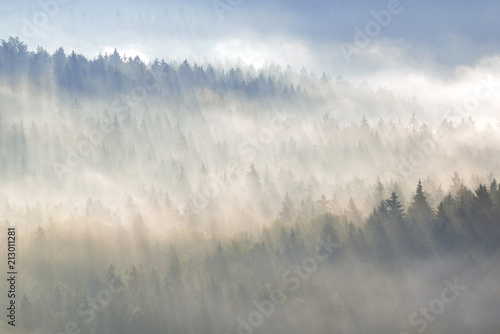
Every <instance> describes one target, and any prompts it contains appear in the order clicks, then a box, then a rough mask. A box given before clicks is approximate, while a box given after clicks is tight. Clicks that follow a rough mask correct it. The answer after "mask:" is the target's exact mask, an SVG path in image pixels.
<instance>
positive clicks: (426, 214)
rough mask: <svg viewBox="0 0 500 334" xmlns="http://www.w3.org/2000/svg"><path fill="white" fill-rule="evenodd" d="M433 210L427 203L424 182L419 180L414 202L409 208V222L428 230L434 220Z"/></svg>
mask: <svg viewBox="0 0 500 334" xmlns="http://www.w3.org/2000/svg"><path fill="white" fill-rule="evenodd" d="M432 216H433V210H432V208H431V207H430V205H429V203H428V202H427V198H426V196H425V194H424V192H423V187H422V182H421V181H420V180H419V181H418V185H417V190H416V192H415V195H414V196H413V201H412V203H411V204H410V207H409V208H408V220H409V221H410V222H411V223H412V224H417V225H418V226H419V227H420V228H422V229H427V228H428V227H429V224H430V222H431V220H432Z"/></svg>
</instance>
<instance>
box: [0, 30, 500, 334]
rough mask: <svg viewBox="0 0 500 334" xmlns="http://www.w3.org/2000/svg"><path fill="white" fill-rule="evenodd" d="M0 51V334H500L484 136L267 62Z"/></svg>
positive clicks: (496, 237)
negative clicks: (10, 266) (6, 234)
mask: <svg viewBox="0 0 500 334" xmlns="http://www.w3.org/2000/svg"><path fill="white" fill-rule="evenodd" d="M0 44H1V45H0V185H1V187H0V200H1V202H0V223H1V225H2V227H3V228H4V229H7V227H11V226H15V227H16V228H17V229H18V231H19V232H18V233H19V238H18V240H19V241H18V243H19V245H18V249H19V264H18V266H19V268H20V269H19V272H20V274H19V281H20V282H22V283H20V288H19V289H20V292H21V293H20V295H19V296H20V297H19V298H18V300H19V319H20V320H19V324H18V326H16V328H15V329H12V328H11V327H10V326H8V325H7V324H6V323H5V321H4V320H5V319H3V318H2V319H1V320H0V331H1V332H2V333H4V332H5V333H44V334H45V333H57V334H59V333H61V332H66V333H68V334H69V333H95V334H103V333H109V334H111V333H117V334H118V333H130V334H132V333H134V334H135V333H144V334H146V333H225V332H227V333H253V332H255V333H258V332H261V333H265V332H269V333H285V332H287V333H290V332H292V333H327V332H328V333H330V332H331V333H334V332H335V333H388V332H396V333H400V332H403V333H404V332H405V331H406V332H407V333H416V332H418V333H422V332H424V331H425V330H426V329H427V326H428V325H429V324H430V323H431V322H432V323H433V324H432V332H436V333H438V332H439V333H469V332H477V333H497V331H498V327H495V326H496V324H497V322H498V321H497V319H496V317H497V316H498V309H499V307H500V299H499V298H500V289H499V288H500V287H499V281H498V278H497V277H498V275H499V274H500V272H499V270H500V266H499V247H500V187H499V184H498V183H497V181H496V180H495V177H499V173H500V145H499V142H500V141H499V139H500V132H499V124H487V125H485V126H477V125H476V123H475V118H474V115H470V117H468V118H459V119H457V118H452V119H447V118H444V119H443V120H441V121H439V122H438V123H435V122H433V120H431V119H430V118H429V117H427V116H428V114H427V111H426V110H424V109H423V108H422V107H421V106H420V105H419V102H418V100H417V99H416V98H410V99H409V98H403V97H401V96H397V95H395V94H393V93H392V92H391V91H389V90H387V89H385V88H377V89H373V88H371V87H370V86H369V84H368V83H366V82H363V83H360V84H355V83H351V82H348V81H346V80H344V79H343V78H342V77H341V76H338V77H336V78H330V77H329V76H328V75H326V74H322V75H316V74H314V73H311V72H309V71H308V70H306V69H303V70H302V71H299V72H296V71H294V70H292V69H291V68H290V67H288V68H281V67H280V66H278V65H275V64H269V65H266V66H264V67H262V68H255V67H254V66H252V65H250V64H245V63H243V62H238V61H236V62H230V61H221V62H219V63H215V62H208V61H207V62H206V63H203V64H198V63H194V62H191V61H189V60H188V59H186V60H159V59H157V60H154V61H152V62H148V63H145V62H144V61H142V60H141V59H140V58H139V57H135V58H134V59H132V58H126V57H123V56H122V55H121V54H120V53H119V51H118V50H115V52H114V53H112V54H100V55H99V56H96V57H95V58H92V59H89V58H86V57H84V56H82V55H80V54H78V53H76V52H74V51H67V50H64V48H62V47H61V48H59V49H57V50H55V51H53V52H52V51H51V52H49V51H46V50H45V49H43V48H42V47H38V48H37V49H36V51H34V50H29V47H32V46H29V47H28V46H27V45H26V44H24V43H23V42H21V41H20V40H19V39H18V38H13V37H11V38H9V39H8V40H2V41H1V43H0ZM339 72H341V71H340V70H339ZM443 113H444V114H446V112H443ZM2 252H3V253H2V256H3V255H4V253H5V254H6V249H3V250H2ZM3 257H5V258H6V255H5V256H3ZM7 283H8V282H6V281H5V280H3V281H2V283H1V284H0V288H1V290H2V291H6V290H8V288H7ZM450 286H453V288H451V287H450ZM464 287H465V288H464ZM443 288H447V289H448V290H446V291H447V292H444V293H443V292H442V291H444V290H443ZM450 291H451V292H452V293H453V296H452V295H451V294H450ZM21 296H22V298H21ZM443 296H444V297H443ZM436 298H437V299H436ZM436 300H438V301H439V302H435V301H436ZM426 310H427V311H426ZM429 310H430V311H429ZM426 312H427V313H426ZM428 312H431V313H428ZM80 331H81V332H80ZM429 332H431V331H429Z"/></svg>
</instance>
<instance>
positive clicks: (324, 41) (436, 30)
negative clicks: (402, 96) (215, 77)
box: [0, 0, 500, 78]
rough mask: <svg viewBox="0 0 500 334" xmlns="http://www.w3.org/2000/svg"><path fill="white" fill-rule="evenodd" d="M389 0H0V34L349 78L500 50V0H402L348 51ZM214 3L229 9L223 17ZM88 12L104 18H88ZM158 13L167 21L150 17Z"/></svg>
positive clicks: (436, 71)
mask: <svg viewBox="0 0 500 334" xmlns="http://www.w3.org/2000/svg"><path fill="white" fill-rule="evenodd" d="M391 1H397V0H372V1H368V0H332V1H320V0H311V1H298V0H287V1H285V0H279V1H264V0H220V1H218V2H215V1H212V0H196V1H189V2H187V1H154V0H145V1H141V2H140V3H139V2H134V1H128V2H127V1H120V2H119V3H117V2H115V1H95V0H90V1H81V0H41V1H38V0H21V1H14V0H6V1H5V0H4V1H3V6H2V8H1V9H0V19H1V23H0V28H1V30H0V31H1V34H0V38H7V37H8V36H10V35H13V36H20V37H21V39H22V40H23V41H25V42H26V43H27V44H28V45H29V47H30V48H31V49H34V48H36V46H37V45H41V46H43V47H45V48H46V49H48V50H49V51H53V50H55V48H56V47H57V46H59V45H63V46H65V48H66V49H75V50H76V51H77V52H80V53H84V54H86V55H88V56H95V55H96V54H98V53H99V52H106V51H109V50H110V49H113V48H114V47H117V48H118V49H119V50H120V51H121V52H122V53H127V52H128V55H134V54H138V55H140V56H141V57H143V58H145V59H146V60H152V59H154V58H155V57H158V58H166V59H169V58H173V59H177V58H186V57H187V58H192V59H202V58H204V57H208V58H209V59H212V58H224V57H227V58H235V57H240V58H242V59H243V60H244V61H245V62H252V63H254V64H255V65H256V66H262V65H264V64H265V63H269V62H271V61H273V62H277V63H279V64H280V65H282V66H285V65H286V64H290V65H292V67H293V68H295V69H297V70H299V69H300V68H301V67H302V66H305V67H306V68H307V69H309V70H313V71H315V72H319V73H321V72H323V71H325V72H327V73H329V74H330V75H331V76H336V75H338V74H342V75H344V76H346V77H352V78H360V77H362V76H363V75H366V76H369V75H370V74H373V73H378V72H379V71H385V70H388V69H389V70H394V69H397V68H400V67H411V68H418V69H420V70H421V71H427V72H429V73H430V74H432V75H449V74H450V73H451V72H453V70H454V69H455V68H457V67H459V66H474V64H475V63H477V62H478V61H480V60H481V59H483V58H485V57H492V56H495V55H497V54H499V53H500V43H499V42H500V36H499V34H500V20H498V17H499V14H500V2H498V1H493V0H478V1H465V0H454V1H452V0H443V1H431V0H401V1H400V4H399V5H398V6H399V8H400V9H401V11H400V12H399V13H398V14H395V15H394V14H393V15H391V19H390V22H389V24H387V26H383V27H382V26H380V31H376V34H375V35H374V36H373V37H370V38H369V43H368V45H367V46H365V47H363V48H357V49H356V52H354V53H352V54H350V55H349V57H348V58H349V59H347V58H346V56H345V50H344V52H343V49H342V48H341V46H342V45H344V46H345V45H347V44H349V45H354V46H356V45H355V44H354V42H353V41H354V38H355V37H356V30H355V29H356V28H359V29H360V30H361V31H363V32H365V28H366V25H367V24H369V23H370V22H372V21H374V17H373V12H377V13H378V12H380V11H383V10H387V8H388V6H389V4H390V3H391ZM41 3H45V4H51V3H52V4H53V3H57V9H56V10H55V13H54V15H53V16H50V17H48V21H47V22H46V23H45V22H43V24H40V25H36V27H37V28H40V29H37V32H36V34H34V35H33V36H26V29H27V28H26V25H27V24H29V23H27V22H30V23H33V22H34V19H35V17H37V16H36V15H38V18H40V17H41V18H43V15H44V14H43V12H44V10H43V8H42V6H41V5H40V4H41ZM215 3H217V4H218V5H219V12H217V9H216V6H215ZM221 6H222V7H221ZM48 8H51V9H53V8H54V6H52V7H51V6H50V5H49V6H48ZM220 8H222V9H228V10H227V11H226V12H224V13H223V14H222V16H221V15H220V14H221V12H220ZM117 9H118V11H119V12H120V14H121V16H122V18H121V21H120V20H118V19H117V12H118V11H117ZM40 13H42V14H41V15H40ZM84 13H85V15H86V17H87V18H89V17H101V18H105V21H106V22H104V23H103V22H101V23H98V24H89V23H88V22H85V21H83V20H82V17H83V15H84ZM163 13H168V16H167V17H168V19H167V21H168V22H167V23H166V24H164V25H163V26H161V27H156V28H153V27H152V25H151V24H149V25H148V24H147V22H148V20H155V17H156V16H157V15H158V14H163ZM139 16H141V19H138V18H139ZM141 22H143V23H141ZM144 22H146V23H144ZM342 43H347V44H342Z"/></svg>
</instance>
